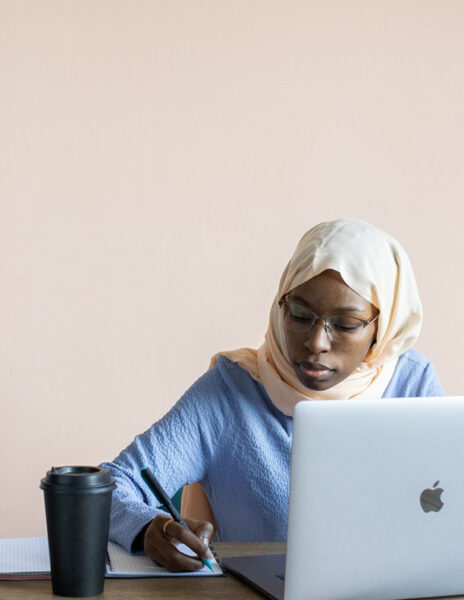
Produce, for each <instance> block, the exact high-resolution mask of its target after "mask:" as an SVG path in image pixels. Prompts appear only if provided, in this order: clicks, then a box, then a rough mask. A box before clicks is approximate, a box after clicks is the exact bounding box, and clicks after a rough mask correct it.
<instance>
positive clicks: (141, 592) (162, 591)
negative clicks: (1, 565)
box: [0, 542, 285, 600]
mask: <svg viewBox="0 0 464 600" xmlns="http://www.w3.org/2000/svg"><path fill="white" fill-rule="evenodd" d="M214 548H215V550H216V552H217V554H218V556H219V557H220V558H225V557H227V556H244V555H253V554H282V553H284V552H285V544H275V543H272V544H269V543H263V544H256V543H246V544H242V543H225V542H223V543H217V544H215V546H214ZM59 597H60V596H54V595H53V594H52V588H51V582H50V581H0V599H1V600H22V599H31V600H36V599H37V600H39V599H40V600H45V599H50V598H59ZM97 598H102V599H103V598H104V599H105V600H177V599H178V598H179V599H185V600H209V599H211V600H213V599H214V600H244V599H247V600H248V599H250V598H259V599H261V600H263V598H264V596H263V595H262V594H260V593H259V592H257V591H255V590H254V589H253V588H251V587H250V586H248V585H247V584H245V583H243V582H242V581H241V580H240V579H238V578H236V577H235V576H234V575H232V574H231V573H227V574H226V575H225V576H224V577H198V578H191V577H189V578H157V577H152V578H144V579H107V580H106V581H105V592H104V594H102V595H101V596H97Z"/></svg>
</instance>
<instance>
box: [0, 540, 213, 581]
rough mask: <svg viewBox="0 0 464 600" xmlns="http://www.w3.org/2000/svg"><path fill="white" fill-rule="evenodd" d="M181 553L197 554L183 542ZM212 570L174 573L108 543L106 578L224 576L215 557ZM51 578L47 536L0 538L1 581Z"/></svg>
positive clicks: (112, 543) (204, 568)
mask: <svg viewBox="0 0 464 600" xmlns="http://www.w3.org/2000/svg"><path fill="white" fill-rule="evenodd" d="M177 548H178V550H179V551H180V552H184V554H188V555H191V556H194V553H193V552H192V551H191V550H190V549H189V548H187V546H184V545H183V544H180V545H179V546H178V547H177ZM211 563H212V565H213V570H212V571H210V570H209V569H208V567H206V566H205V567H203V569H201V570H199V571H193V572H192V571H188V572H183V573H172V572H171V571H168V570H167V569H165V568H163V567H159V566H158V565H155V563H154V562H152V561H151V560H150V559H149V558H148V556H146V555H145V554H130V553H129V552H127V551H126V550H124V548H122V547H121V546H119V545H118V544H115V543H114V542H108V550H107V559H106V577H127V578H131V577H208V576H214V575H222V574H223V573H222V569H221V567H220V566H219V564H218V562H217V561H216V559H215V558H214V559H212V560H211ZM25 579H50V557H49V552H48V540H47V538H46V537H32V538H11V539H0V580H25Z"/></svg>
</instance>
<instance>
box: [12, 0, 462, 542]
mask: <svg viewBox="0 0 464 600" xmlns="http://www.w3.org/2000/svg"><path fill="white" fill-rule="evenodd" d="M463 30H464V3H462V2H460V1H459V0H456V1H450V0H448V1H446V0H442V1H440V2H436V1H433V2H432V1H426V0H405V1H403V2H391V1H386V0H385V1H383V0H382V1H380V0H379V1H373V2H364V1H354V0H353V1H351V0H349V1H345V0H341V1H325V0H318V1H305V2H303V1H296V0H295V1H291V2H287V1H284V0H281V1H278V2H277V1H266V2H261V1H255V2H250V1H249V0H246V1H244V0H233V1H232V0H231V1H229V2H217V1H216V0H211V1H206V0H195V1H194V2H192V1H190V0H184V1H180V0H159V1H152V0H150V1H141V0H138V1H137V2H129V1H125V0H124V1H123V0H119V1H115V0H112V1H98V2H95V1H94V0H92V1H90V0H89V1H82V0H79V1H77V0H76V1H74V2H73V1H63V0H41V2H35V1H33V0H31V1H26V0H14V1H6V0H0V248H1V252H0V284H1V302H0V332H1V334H0V399H1V407H2V413H1V420H0V453H1V458H2V493H1V494H0V536H3V537H5V536H12V537H13V536H22V535H38V534H42V533H43V532H44V516H43V504H42V497H41V492H40V490H39V488H38V485H39V480H40V477H41V476H42V475H43V474H44V472H45V471H46V469H47V468H49V467H50V466H51V465H52V464H66V463H84V464H85V463H97V462H99V461H100V460H103V459H110V458H112V457H113V456H114V455H115V454H116V453H117V452H118V451H119V450H120V449H121V448H122V447H123V446H125V445H126V444H127V443H128V442H129V441H130V440H131V439H132V437H133V436H134V435H135V434H136V433H137V432H139V431H140V430H142V429H145V428H146V427H148V426H149V425H150V424H151V423H152V421H154V420H156V419H157V418H159V417H160V416H161V415H162V414H163V413H164V412H165V411H166V410H167V409H168V408H169V407H170V406H171V405H172V404H173V403H174V402H175V401H176V399H177V398H178V397H179V395H180V394H181V393H182V392H183V391H184V390H185V389H186V388H187V387H188V386H189V385H190V383H191V382H192V381H193V380H194V379H196V378H197V377H198V376H199V375H200V374H201V373H202V372H203V371H204V370H205V369H206V367H207V366H208V363H209V358H210V356H211V355H212V354H213V353H214V352H216V351H218V350H221V349H230V348H235V347H239V346H257V345H259V344H260V342H261V339H262V336H263V334H264V331H265V328H266V324H267V314H268V309H269V307H270V304H271V302H272V299H273V296H274V293H275V291H276V286H277V283H278V279H279V277H280V274H281V271H282V269H283V267H284V266H285V264H286V261H287V260H288V258H289V256H290V254H291V253H292V251H293V249H294V246H295V245H296V242H297V240H298V238H299V237H300V235H301V234H302V233H303V232H304V231H305V230H306V229H308V228H309V227H311V226H312V225H314V224H316V223H317V222H319V221H321V220H326V219H332V218H336V217H340V216H354V217H359V218H364V219H366V220H368V221H371V222H372V223H374V224H376V225H378V226H380V227H381V228H383V229H385V230H387V231H388V232H390V233H392V234H393V235H395V236H396V237H397V238H398V239H399V240H400V241H401V242H402V243H403V245H404V246H405V247H406V249H407V251H408V252H409V254H410V256H411V258H412V260H413V263H414V265H415V269H416V274H417V279H418V282H419V286H420V290H421V293H422V299H423V302H424V307H425V322H424V329H423V334H422V337H421V340H420V342H419V344H418V346H417V347H418V349H419V350H421V351H423V352H424V353H425V354H427V355H428V356H429V358H431V359H432V360H433V361H434V362H435V363H436V366H437V369H438V372H439V374H440V376H441V379H442V381H443V383H444V385H445V386H446V389H447V392H448V393H450V394H460V393H463V392H464V370H463V369H462V367H461V362H462V359H461V349H462V348H461V341H462V339H464V320H463V319H462V318H461V316H460V315H461V313H462V298H463V297H464V282H463V277H462V267H461V262H462V257H463V250H464V248H463V237H462V222H463V216H464V208H463V201H462V196H463V188H464V176H463V160H464V111H463V108H462V107H463V106H464V78H463V74H464V71H463V64H464V61H463V59H464V36H463Z"/></svg>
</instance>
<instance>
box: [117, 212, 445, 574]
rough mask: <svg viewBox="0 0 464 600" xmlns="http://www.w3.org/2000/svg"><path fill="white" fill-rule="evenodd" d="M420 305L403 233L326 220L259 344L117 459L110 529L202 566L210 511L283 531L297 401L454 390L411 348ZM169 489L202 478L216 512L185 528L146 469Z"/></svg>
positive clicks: (179, 563) (299, 255)
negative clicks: (167, 509) (152, 487)
mask: <svg viewBox="0 0 464 600" xmlns="http://www.w3.org/2000/svg"><path fill="white" fill-rule="evenodd" d="M421 320H422V307H421V303H420V299H419V295H418V292H417V287H416V282H415V278H414V274H413V271H412V267H411V264H410V262H409V259H408V257H407V255H406V253H405V252H404V250H403V249H402V247H401V246H400V244H399V243H398V242H397V241H396V240H394V239H393V238H391V237H390V236H388V235H387V234H385V233H384V232H382V231H380V230H378V229H377V228H375V227H373V226H371V225H369V224H367V223H364V222H362V221H358V220H353V219H342V220H338V221H332V222H327V223H321V224H320V225H317V226H316V227H314V228H313V229H311V230H310V231H308V232H307V233H306V234H305V235H304V236H303V238H302V239H301V241H300V243H299V244H298V246H297V248H296V250H295V253H294V255H293V256H292V258H291V260H290V262H289V263H288V265H287V267H286V269H285V271H284V273H283V275H282V277H281V280H280V285H279V289H278V293H277V295H276V297H275V299H274V303H273V305H272V308H271V314H270V321H269V327H268V330H267V332H266V336H265V341H264V343H263V345H262V346H261V347H260V348H259V349H258V350H251V349H248V348H245V349H241V350H236V351H233V352H221V353H219V354H217V355H216V356H214V357H213V359H212V362H211V366H210V369H209V371H208V372H207V373H205V374H204V375H203V376H202V377H200V379H199V380H198V381H197V382H196V383H194V384H193V385H192V387H191V388H190V389H189V390H187V392H186V393H185V394H184V396H183V397H182V398H181V399H180V400H179V401H178V402H177V404H176V405H175V406H174V407H173V408H172V409H171V410H170V411H169V412H168V413H167V415H165V416H164V417H163V418H162V419H161V420H160V421H158V422H157V423H155V424H154V425H152V427H150V429H148V430H147V431H146V432H145V433H143V434H142V435H139V436H137V437H136V438H135V440H134V441H133V443H132V444H131V445H130V446H128V448H126V449H125V450H124V451H123V452H121V454H120V455H119V456H118V457H117V458H116V459H115V461H114V462H113V463H107V465H106V466H109V467H110V469H111V471H112V475H113V476H114V477H115V479H116V482H117V485H118V487H117V489H116V491H115V492H114V495H113V508H112V516H111V528H110V536H111V538H112V539H113V540H115V541H116V542H118V543H120V544H122V545H123V546H125V547H126V548H127V549H132V550H134V549H137V548H144V549H145V552H146V553H147V554H148V555H149V556H150V557H151V558H152V559H153V560H154V561H156V562H158V563H159V564H161V565H163V566H166V567H167V568H169V569H171V570H195V569H199V568H201V567H202V563H201V562H200V561H199V560H197V559H196V558H189V557H185V556H184V555H183V554H181V553H180V552H178V551H177V550H176V548H175V546H174V545H173V544H172V543H171V540H173V539H178V540H180V541H182V542H183V543H185V544H187V545H188V546H190V547H191V548H192V550H194V551H195V552H196V553H197V554H198V556H199V557H201V558H204V557H206V556H208V550H207V542H208V540H209V538H210V537H211V535H212V532H213V525H212V524H211V522H209V521H212V520H213V517H214V519H215V521H216V523H217V530H218V534H219V537H220V539H221V540H224V541H232V540H234V541H283V540H285V538H286V528H287V511H288V484H289V465H290V448H291V437H292V414H293V409H294V407H295V405H296V403H297V402H299V401H301V400H303V401H304V400H313V399H318V400H330V399H335V398H339V399H349V398H354V397H356V398H379V397H386V398H389V397H406V396H436V395H443V391H442V388H441V385H440V383H439V381H438V378H437V376H436V373H435V370H434V368H433V366H432V364H431V363H430V362H429V361H428V360H427V359H426V358H425V357H423V356H422V355H421V354H419V353H418V352H416V351H413V350H410V348H411V347H412V346H413V344H414V343H415V341H416V340H417V337H418V335H419V331H420V327H421ZM145 464H147V465H150V466H151V468H152V469H153V470H154V471H155V472H156V474H157V475H158V478H159V479H160V481H161V484H162V485H163V486H164V487H165V489H166V491H167V492H168V493H169V494H171V495H172V494H174V493H175V492H176V491H177V490H178V489H179V488H180V487H181V486H182V485H185V484H188V483H193V482H200V483H201V486H202V490H204V493H205V495H206V498H207V499H208V501H209V505H210V507H211V510H212V515H213V517H212V518H211V519H208V520H195V519H190V520H188V523H189V526H190V529H191V530H190V531H188V530H185V529H182V527H181V526H180V525H179V524H177V523H175V522H174V521H173V520H172V519H170V517H169V516H168V515H166V514H165V513H163V512H162V511H160V510H159V509H157V507H156V504H157V503H156V501H155V500H154V498H153V497H152V496H151V495H150V493H149V491H148V490H147V489H146V487H145V484H144V483H143V481H142V480H141V477H140V468H141V467H142V466H144V465H145Z"/></svg>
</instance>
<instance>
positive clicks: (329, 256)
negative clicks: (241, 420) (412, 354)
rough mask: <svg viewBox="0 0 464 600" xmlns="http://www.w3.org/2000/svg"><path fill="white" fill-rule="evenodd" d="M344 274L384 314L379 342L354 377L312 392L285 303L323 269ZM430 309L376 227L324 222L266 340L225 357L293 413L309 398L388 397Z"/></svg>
mask: <svg viewBox="0 0 464 600" xmlns="http://www.w3.org/2000/svg"><path fill="white" fill-rule="evenodd" d="M327 269H333V270H335V271H338V272H339V273H340V275H341V276H342V278H343V280H344V281H345V283H346V284H347V285H348V286H349V287H350V288H352V289H353V290H354V291H355V292H357V293H358V294H359V295H360V296H362V297H363V298H365V299H366V300H368V301H369V302H370V303H371V304H373V305H374V306H376V307H377V308H378V309H379V311H380V315H379V319H378V329H377V339H376V342H375V344H374V345H373V346H372V348H371V349H370V350H369V352H368V354H367V356H366V357H365V359H364V361H363V362H362V363H361V364H360V365H359V367H358V368H357V369H356V370H355V371H354V372H353V373H352V374H351V375H349V376H348V377H347V378H346V379H344V380H343V381H341V382H340V383H339V384H337V385H335V386H333V387H332V388H329V389H328V390H324V391H313V390H310V389H309V388H306V387H305V386H304V385H303V384H302V383H301V382H300V380H299V379H298V378H297V376H296V374H295V372H294V370H293V367H292V365H291V364H290V362H289V360H288V355H287V351H286V348H285V338H284V333H283V322H282V310H281V309H280V308H279V300H280V299H281V298H282V296H284V295H285V294H286V293H287V292H289V291H290V290H292V289H293V288H295V287H297V286H299V285H301V284H302V283H305V282H306V281H308V280H309V279H311V278H312V277H315V276H316V275H319V273H322V271H325V270H327ZM421 323H422V305H421V302H420V298H419V293H418V290H417V286H416V280H415V277H414V273H413V270H412V266H411V263H410V261H409V258H408V256H407V254H406V252H405V251H404V249H403V248H402V246H401V245H400V244H399V243H398V242H397V241H396V240H395V239H393V238H392V237H391V236H389V235H387V234H386V233H384V232H383V231H380V230H379V229H377V228H376V227H373V226H372V225H369V224H368V223H365V222H364V221H359V220H356V219H340V220H337V221H329V222H326V223H320V224H319V225H316V227H313V228H312V229H311V230H310V231H308V232H307V233H306V234H305V235H304V236H303V237H302V239H301V240H300V242H299V244H298V246H297V248H296V250H295V252H294V254H293V256H292V258H291V259H290V262H289V263H288V265H287V267H286V268H285V270H284V272H283V274H282V277H281V279H280V285H279V290H278V292H277V295H276V297H275V299H274V302H273V304H272V307H271V313H270V318H269V326H268V329H267V332H266V335H265V339H264V343H263V344H262V345H261V346H260V348H258V350H253V349H251V348H241V349H239V350H232V351H229V352H219V353H218V354H215V355H214V356H213V358H212V359H211V364H210V368H211V367H212V366H213V365H214V364H215V362H216V359H217V357H218V356H225V357H227V358H228V359H230V360H231V361H233V362H235V363H238V364H239V365H240V366H241V367H243V368H244V369H245V370H246V371H248V373H250V375H251V376H252V377H253V378H254V379H256V380H257V381H259V382H260V383H261V384H262V385H263V386H264V388H265V390H266V392H267V393H268V395H269V397H270V398H271V400H272V402H273V403H274V405H275V406H276V407H277V408H278V409H279V410H281V411H282V412H283V413H284V414H285V415H288V416H292V415H293V410H294V407H295V405H296V404H297V402H299V401H301V400H333V399H348V398H354V397H356V398H375V397H381V396H382V395H383V392H384V391H385V389H386V387H387V385H388V383H389V381H390V379H391V377H392V375H393V371H394V370H395V367H396V364H397V362H398V358H399V356H400V355H401V354H402V353H403V352H405V351H406V350H408V348H411V347H412V346H413V345H414V343H415V342H416V340H417V338H418V336H419V332H420V328H421Z"/></svg>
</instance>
